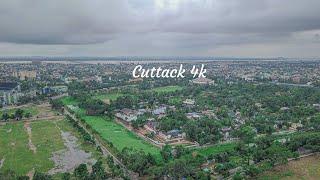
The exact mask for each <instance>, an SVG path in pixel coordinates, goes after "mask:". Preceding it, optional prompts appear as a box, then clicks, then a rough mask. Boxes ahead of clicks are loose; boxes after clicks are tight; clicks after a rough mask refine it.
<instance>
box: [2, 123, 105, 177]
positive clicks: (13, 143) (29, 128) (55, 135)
mask: <svg viewBox="0 0 320 180" xmlns="http://www.w3.org/2000/svg"><path fill="white" fill-rule="evenodd" d="M61 130H62V131H63V132H64V133H62V132H61ZM63 135H64V136H63ZM0 137H1V138H0V147H1V148H0V162H1V165H2V167H1V168H0V171H4V170H7V169H10V170H14V171H15V172H17V173H18V174H19V175H26V174H28V173H30V172H32V171H33V170H37V171H40V172H50V173H51V172H52V173H55V172H57V173H58V172H61V171H65V170H68V171H69V170H70V169H73V168H74V167H75V166H77V165H79V164H80V163H84V162H91V164H92V163H93V162H94V159H99V157H100V154H99V152H97V150H96V149H95V147H93V146H91V145H90V144H87V143H85V142H84V140H83V139H82V136H81V135H80V134H79V133H78V132H77V131H76V130H74V129H73V127H72V126H71V124H70V123H68V122H67V121H65V120H60V121H55V120H50V121H49V120H40V121H32V122H18V123H14V124H6V125H4V126H0ZM64 155H67V158H65V157H63V156H64ZM91 156H92V157H91ZM73 158H75V159H73ZM63 159H66V161H63ZM54 161H56V162H54ZM57 163H58V164H57Z"/></svg>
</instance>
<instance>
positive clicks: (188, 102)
mask: <svg viewBox="0 0 320 180" xmlns="http://www.w3.org/2000/svg"><path fill="white" fill-rule="evenodd" d="M183 104H185V105H189V106H193V105H194V104H195V101H194V100H193V99H186V100H184V101H183Z"/></svg>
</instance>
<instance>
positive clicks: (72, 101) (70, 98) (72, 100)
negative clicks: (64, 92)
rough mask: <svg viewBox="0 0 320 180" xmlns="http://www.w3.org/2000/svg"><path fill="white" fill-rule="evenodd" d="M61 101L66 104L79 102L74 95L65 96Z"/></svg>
mask: <svg viewBox="0 0 320 180" xmlns="http://www.w3.org/2000/svg"><path fill="white" fill-rule="evenodd" d="M61 101H62V103H63V104H64V105H78V104H79V102H78V101H76V100H75V99H73V98H72V97H70V96H67V97H63V98H61Z"/></svg>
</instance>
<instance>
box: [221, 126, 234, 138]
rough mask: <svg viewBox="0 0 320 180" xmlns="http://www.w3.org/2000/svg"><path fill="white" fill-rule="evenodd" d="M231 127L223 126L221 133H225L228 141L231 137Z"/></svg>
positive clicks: (224, 136) (224, 135)
mask: <svg viewBox="0 0 320 180" xmlns="http://www.w3.org/2000/svg"><path fill="white" fill-rule="evenodd" d="M231 129H232V128H231V127H223V128H221V133H222V134H223V140H225V141H227V140H229V139H230V131H231Z"/></svg>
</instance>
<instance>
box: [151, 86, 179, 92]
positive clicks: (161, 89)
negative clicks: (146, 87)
mask: <svg viewBox="0 0 320 180" xmlns="http://www.w3.org/2000/svg"><path fill="white" fill-rule="evenodd" d="M182 89H183V88H182V87H180V86H163V87H157V88H154V89H152V90H150V91H153V92H157V93H169V92H175V91H180V90H182Z"/></svg>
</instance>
